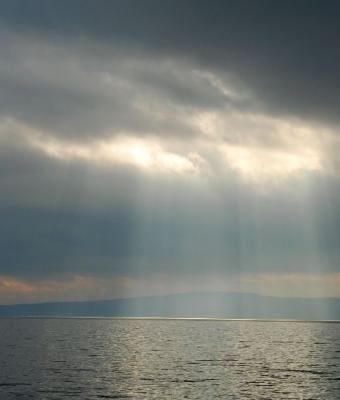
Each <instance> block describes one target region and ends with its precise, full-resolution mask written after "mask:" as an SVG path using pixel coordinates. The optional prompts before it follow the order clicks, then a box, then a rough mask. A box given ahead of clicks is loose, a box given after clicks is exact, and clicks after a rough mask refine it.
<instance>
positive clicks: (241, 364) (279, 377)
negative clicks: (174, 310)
mask: <svg viewBox="0 0 340 400" xmlns="http://www.w3.org/2000/svg"><path fill="white" fill-rule="evenodd" d="M70 398H71V399H82V400H83V399H129V398H130V399H204V400H207V399H256V400H258V399H269V400H274V399H317V400H320V399H327V400H332V399H339V398H340V324H327V323H294V322H252V321H193V320H113V319H2V320H0V399H2V400H7V399H44V400H45V399H70Z"/></svg>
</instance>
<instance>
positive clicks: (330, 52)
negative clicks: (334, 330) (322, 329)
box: [0, 0, 340, 303]
mask: <svg viewBox="0 0 340 400" xmlns="http://www.w3.org/2000/svg"><path fill="white" fill-rule="evenodd" d="M339 43H340V3H339V2H338V1H329V2H324V1H312V0H308V1H303V0H300V1H298V2H296V1H285V2H279V1H276V2H274V1H267V0H261V1H250V0H248V1H243V0H241V1H240V0H238V1H218V0H213V1H198V0H185V1H183V0H178V1H177V0H171V1H168V0H162V1H157V0H152V1H151V0H143V1H137V0H134V1H132V0H118V1H117V0H113V1H102V0H92V1H89V0H58V1H55V0H31V1H30V0H26V1H21V0H8V1H6V0H1V1H0V50H1V58H0V249H1V251H0V303H15V302H16V303H17V302H32V301H46V300H70V299H75V300H77V299H80V300H81V299H101V298H115V297H121V296H124V297H125V296H135V295H140V294H151V293H177V292H190V291H217V290H228V291H241V292H252V293H260V294H271V295H277V296H321V297H323V296H337V297H340V246H339V243H340V186H339V177H340V162H339V161H340V158H339V153H340V132H339V126H340V110H339V105H340V72H339V71H340V52H339Z"/></svg>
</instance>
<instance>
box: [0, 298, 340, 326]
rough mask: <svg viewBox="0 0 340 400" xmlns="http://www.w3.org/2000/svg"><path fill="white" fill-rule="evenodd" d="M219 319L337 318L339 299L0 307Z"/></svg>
mask: <svg viewBox="0 0 340 400" xmlns="http://www.w3.org/2000/svg"><path fill="white" fill-rule="evenodd" d="M20 316H79V317H85V316H88V317H110V316H112V317H219V318H264V319H266V318H278V319H280V318H283V319H285V318H287V319H312V320H313V319H330V320H331V319H339V320H340V299H339V298H280V297H269V296H268V297H267V296H260V295H256V294H241V293H223V292H219V293H186V294H169V295H158V296H147V297H135V298H123V299H113V300H100V301H80V302H54V303H35V304H15V305H1V306H0V317H20Z"/></svg>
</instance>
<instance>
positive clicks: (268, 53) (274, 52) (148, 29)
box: [1, 0, 340, 122]
mask: <svg viewBox="0 0 340 400" xmlns="http://www.w3.org/2000/svg"><path fill="white" fill-rule="evenodd" d="M339 19H340V7H339V3H338V2H336V1H335V2H323V1H320V0H319V1H299V2H293V1H288V2H272V1H237V2H236V1H233V2H226V1H217V0H215V1H212V2H205V1H184V2H183V1H162V2H158V1H143V2H137V1H126V0H124V1H111V2H106V1H96V2H94V1H75V0H73V1H67V2H66V1H58V2H54V1H27V2H25V3H22V2H20V1H17V0H15V1H2V2H1V21H2V23H3V24H4V25H5V26H6V27H7V28H8V29H14V30H22V31H31V32H39V33H40V34H42V33H43V34H47V35H50V37H51V38H57V37H62V38H63V40H69V38H70V37H73V38H75V37H77V38H87V39H90V40H92V39H93V40H98V41H99V42H101V43H105V44H107V45H108V46H110V44H113V43H120V44H124V45H126V46H128V47H129V46H135V48H138V49H140V50H142V51H144V52H145V51H146V52H148V53H149V54H150V56H152V54H154V55H156V56H157V55H160V54H163V55H166V56H173V57H182V58H189V59H192V60H194V61H195V62H196V63H197V64H198V65H201V66H205V67H209V68H212V69H215V70H217V71H219V73H221V74H223V72H225V71H228V72H231V73H233V74H235V75H236V76H237V77H239V78H240V79H241V80H242V81H243V82H244V83H246V84H247V85H248V86H249V87H250V88H251V89H252V90H253V91H254V92H255V94H256V95H257V97H258V98H259V99H260V100H261V101H262V102H264V103H265V104H266V106H267V107H268V108H270V109H272V110H273V112H280V113H291V114H295V115H299V116H308V117H313V118H321V119H326V120H331V121H333V122H334V121H338V115H339V109H338V104H339V100H340V97H339V96H340V95H339V93H340V91H339V87H340V77H339V73H338V71H339V65H340V56H339V52H338V46H339V41H340V28H339V26H340V24H339Z"/></svg>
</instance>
